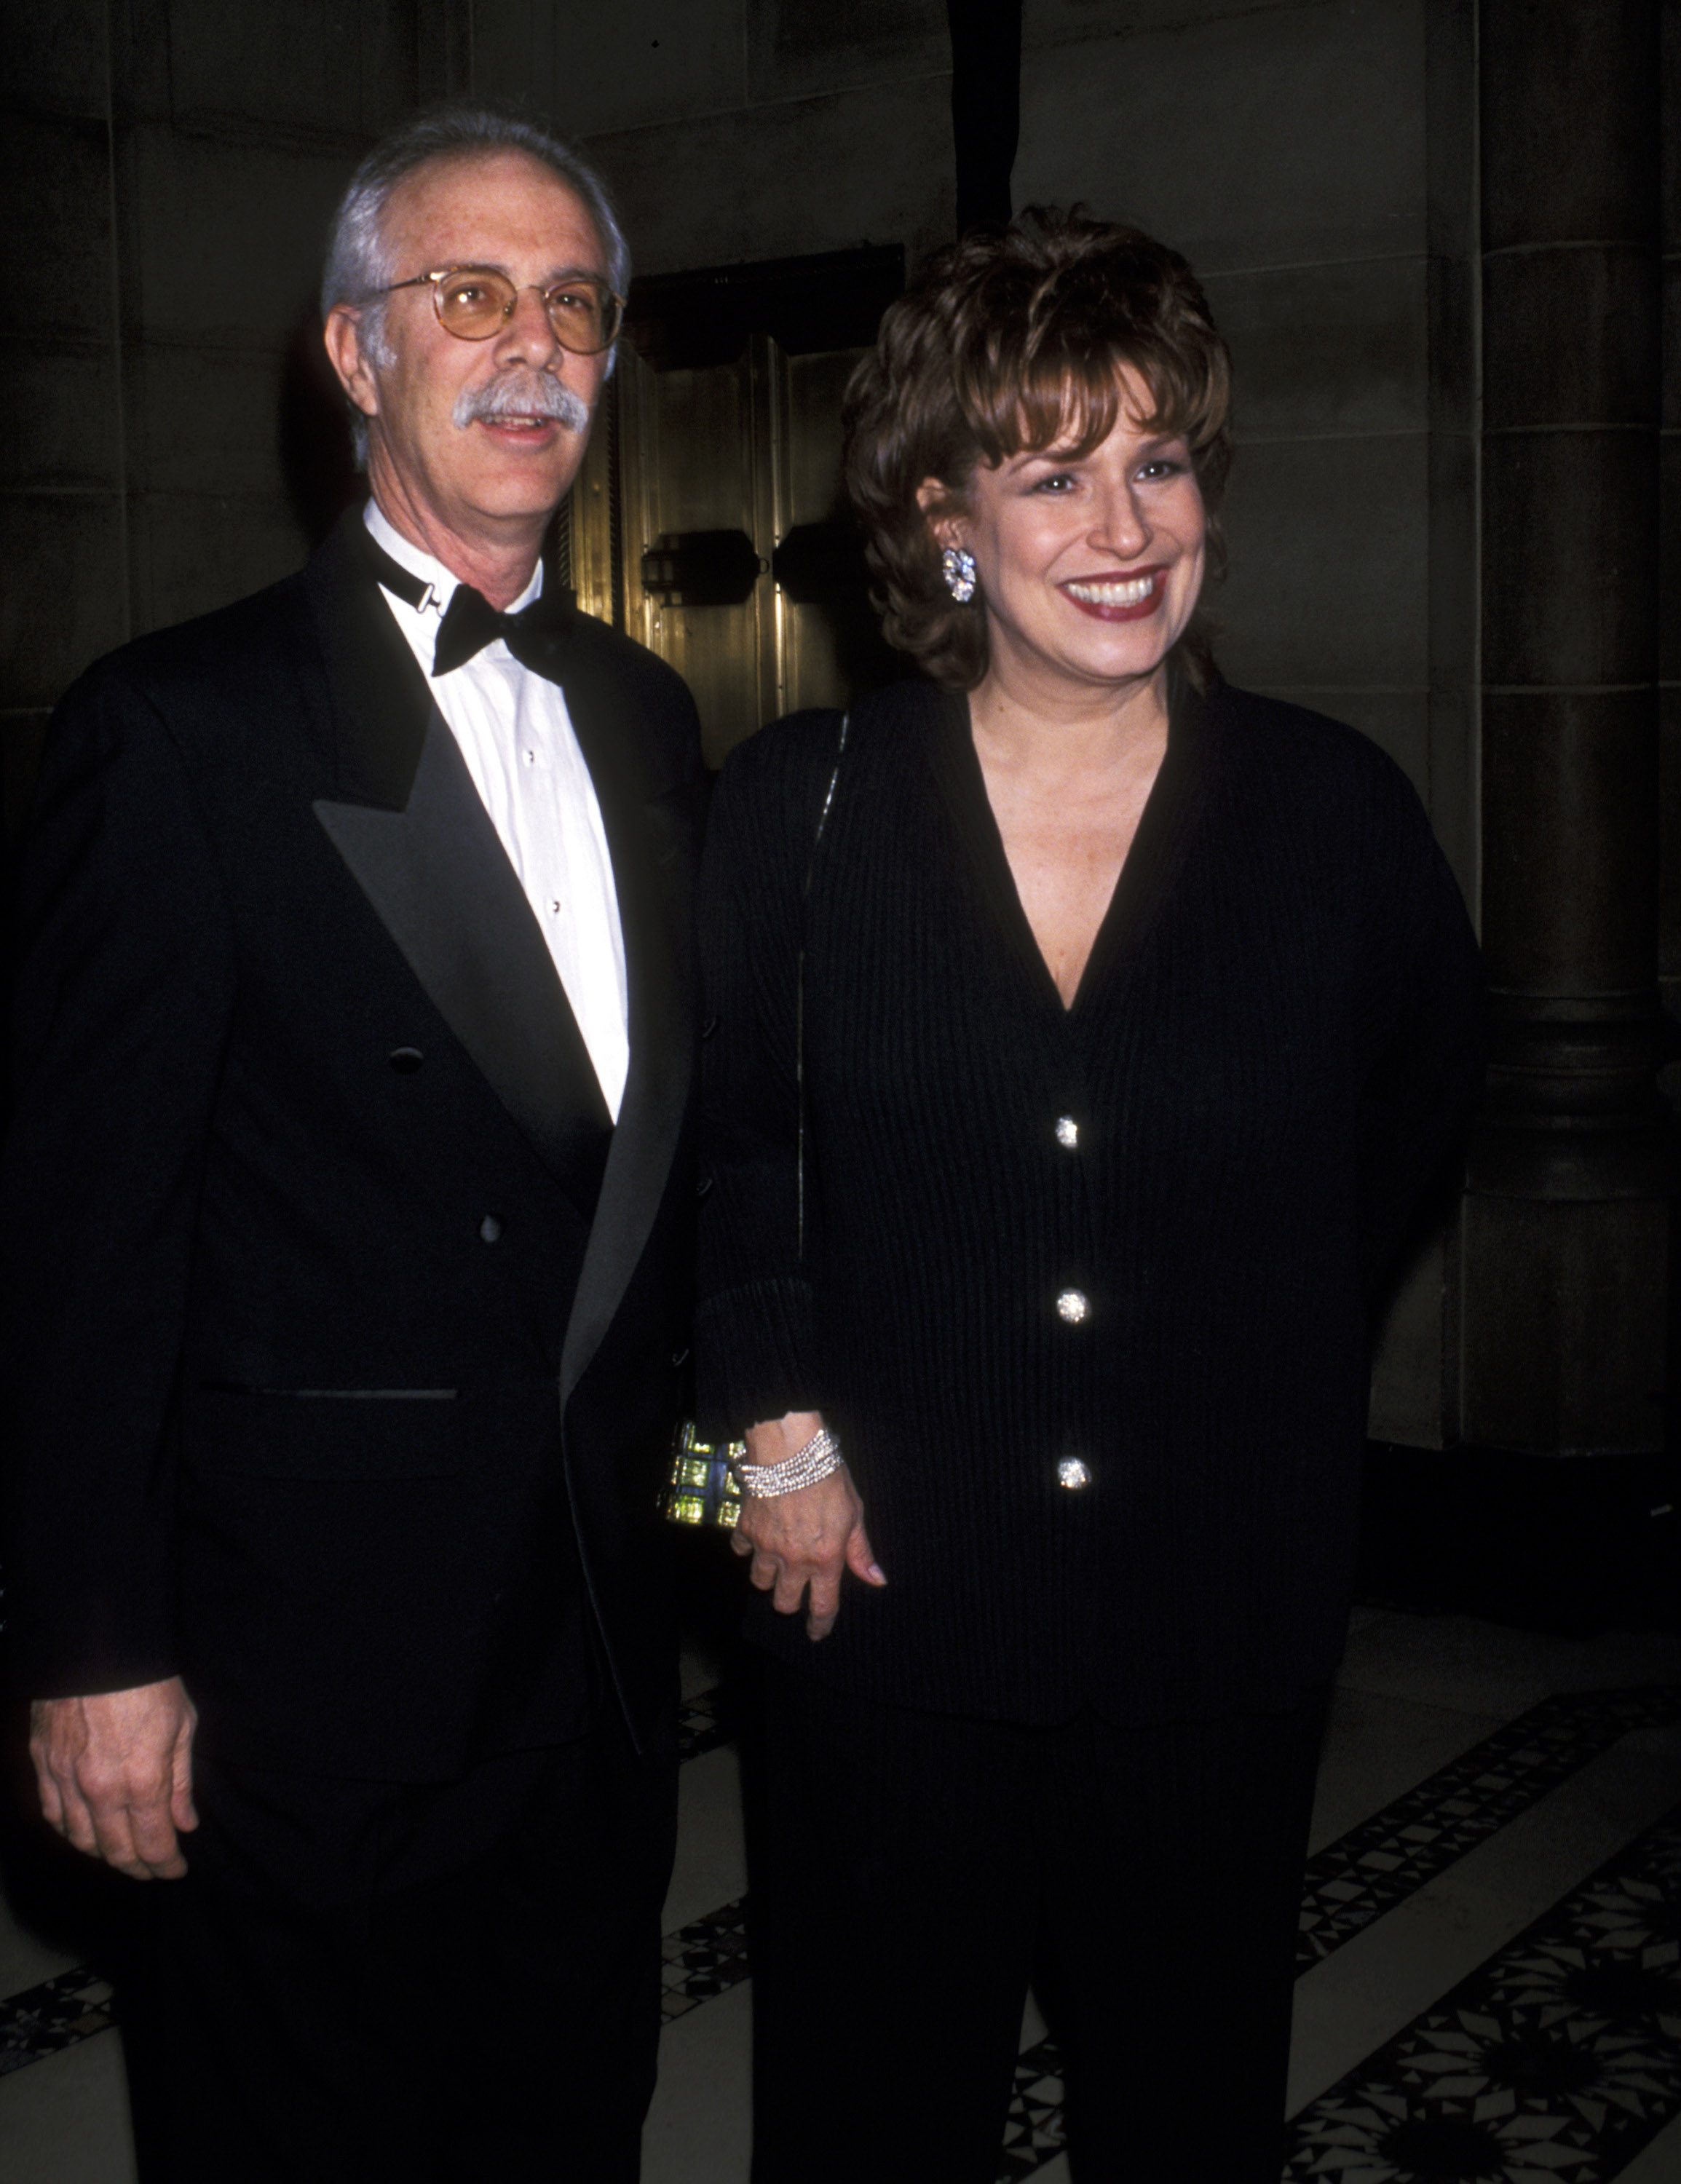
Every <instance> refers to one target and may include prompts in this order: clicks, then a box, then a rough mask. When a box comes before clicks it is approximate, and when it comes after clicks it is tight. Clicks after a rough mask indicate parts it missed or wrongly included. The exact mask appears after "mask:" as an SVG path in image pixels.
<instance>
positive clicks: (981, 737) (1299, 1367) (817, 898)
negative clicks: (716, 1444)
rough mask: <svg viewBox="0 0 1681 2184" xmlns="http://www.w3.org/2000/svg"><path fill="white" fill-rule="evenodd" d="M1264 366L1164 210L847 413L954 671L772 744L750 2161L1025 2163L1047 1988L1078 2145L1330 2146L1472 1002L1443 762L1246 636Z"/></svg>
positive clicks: (742, 929)
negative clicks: (1212, 304) (1401, 748)
mask: <svg viewBox="0 0 1681 2184" xmlns="http://www.w3.org/2000/svg"><path fill="white" fill-rule="evenodd" d="M1227 386H1228V369H1227V353H1226V350H1225V347H1224V345H1223V343H1222V341H1221V339H1220V337H1219V336H1218V334H1217V333H1216V331H1215V329H1214V326H1213V324H1212V321H1211V318H1210V316H1209V313H1208V309H1207V305H1206V304H1205V300H1204V298H1203V296H1202V292H1201V291H1200V288H1199V287H1198V286H1197V284H1196V282H1195V281H1194V279H1193V278H1192V276H1191V274H1190V272H1189V270H1188V268H1187V267H1186V265H1184V263H1183V260H1182V259H1179V258H1177V256H1175V254H1174V253H1172V252H1171V251H1169V250H1166V249H1164V248H1162V247H1161V245H1159V244H1157V243H1155V242H1150V241H1149V239H1148V238H1147V237H1144V236H1142V235H1139V234H1138V233H1137V232H1136V231H1133V230H1130V229H1126V228H1119V227H1114V226H1105V225H1101V224H1099V223H1096V222H1093V221H1090V220H1084V219H1083V218H1080V217H1078V216H1077V215H1063V214H1054V213H1039V214H1023V215H1022V216H1021V217H1020V218H1019V219H1018V220H1016V222H1015V223H1014V224H1013V225H1012V226H1011V227H1010V229H1009V230H1008V231H1006V232H1005V234H1004V235H1003V236H1002V237H989V238H985V239H971V240H968V241H966V242H963V243H960V245H958V246H957V247H956V248H955V249H954V250H952V251H949V252H948V253H945V255H944V256H943V259H941V260H940V261H938V263H937V264H936V265H935V267H934V268H933V270H932V272H931V273H930V275H929V276H928V277H927V279H926V280H925V281H923V282H922V283H921V286H920V287H917V288H916V289H915V290H914V291H913V292H911V293H910V294H909V295H907V296H906V297H905V298H903V299H902V300H901V301H900V302H899V303H898V304H895V305H894V306H893V308H892V309H890V310H889V311H888V315H887V317H886V319H885V320H884V321H883V324H882V333H881V337H880V341H879V343H878V345H877V349H876V352H875V354H873V356H871V358H870V359H867V360H866V362H865V363H864V364H863V365H860V369H859V371H858V373H857V375H856V376H855V378H854V382H853V386H852V388H851V390H850V393H849V457H848V476H849V485H850V489H851V492H852V494H853V497H854V502H855V504H856V505H857V507H858V509H859V510H860V514H861V515H862V517H863V520H864V522H865V525H866V529H867V532H868V534H869V540H870V552H871V562H872V566H873V568H874V571H875V572H876V575H877V578H878V579H879V586H880V600H881V604H882V606H883V609H884V612H885V619H886V627H887V631H888V636H889V637H890V638H892V639H893V642H894V643H897V644H898V645H899V646H900V647H902V648H903V649H905V650H906V651H907V652H909V653H910V654H911V655H913V657H915V658H916V660H918V661H919V662H920V664H921V666H922V667H923V668H924V669H925V670H926V671H927V677H928V678H930V679H927V680H922V681H917V682H907V683H904V684H901V685H899V686H898V687H896V688H892V689H888V690H886V691H884V692H882V693H880V694H877V695H876V696H875V697H872V698H871V699H867V700H866V701H864V702H862V703H860V704H859V705H855V706H854V708H853V709H852V710H851V713H850V715H849V716H848V718H847V720H846V721H845V723H844V726H843V723H842V721H841V719H840V717H839V716H836V715H833V714H824V713H807V714H799V715H795V716H793V717H791V718H790V719H788V720H786V721H782V722H781V723H779V724H778V725H777V726H776V727H774V728H772V729H771V730H769V731H767V732H766V733H765V734H763V735H762V736H760V737H757V738H754V740H753V741H752V742H750V743H749V744H747V745H746V746H744V747H743V749H741V750H740V751H738V753H737V754H736V755H735V756H734V757H733V758H732V760H731V763H730V764H729V766H727V767H726V771H725V773H724V776H723V778H722V781H721V784H720V787H719V790H718V794H717V799H716V802H715V806H714V816H713V822H712V831H711V835H710V844H709V874H708V878H707V881H706V883H705V888H704V911H703V944H704V950H705V955H706V960H707V974H708V979H709V989H710V1008H711V1010H712V1011H714V1013H715V1029H714V1030H713V1033H712V1036H711V1037H710V1039H709V1042H708V1045H707V1048H706V1055H707V1060H708V1069H709V1088H708V1094H707V1106H708V1113H709V1118H710V1119H709V1125H708V1127H709V1129H710V1156H709V1161H710V1172H711V1173H712V1176H713V1177H714V1178H715V1189H714V1190H712V1191H711V1192H710V1195H709V1196H708V1198H707V1200H706V1201H705V1204H704V1209H703V1228H704V1255H703V1261H704V1262H703V1279H702V1287H703V1303H702V1310H701V1318H700V1323H699V1326H700V1335H699V1362H700V1368H701V1374H702V1390H703V1412H704V1417H705V1422H706V1423H707V1424H710V1426H711V1428H712V1429H714V1430H715V1432H717V1433H719V1434H723V1433H725V1432H726V1431H727V1432H732V1433H738V1432H740V1431H742V1430H743V1429H745V1430H746V1438H747V1444H748V1461H747V1463H745V1464H744V1465H743V1466H742V1467H741V1471H740V1477H741V1479H742V1483H743V1490H744V1495H745V1499H744V1502H743V1516H742V1519H741V1524H740V1528H739V1530H738V1534H737V1546H738V1551H739V1552H743V1553H744V1554H749V1555H750V1556H751V1557H752V1569H751V1574H752V1579H753V1582H754V1585H756V1586H757V1587H758V1588H759V1589H760V1592H761V1593H763V1594H765V1595H766V1596H767V1597H766V1598H765V1600H764V1601H763V1602H760V1603H759V1604H758V1606H757V1608H756V1612H755V1615H754V1619H753V1621H752V1623H751V1625H750V1635H752V1636H753V1637H754V1640H755V1641H757V1652H758V1658H759V1659H760V1663H761V1664H762V1674H761V1676H760V1684H761V1690H760V1703H759V1706H758V1709H757V1726H756V1735H755V1739H754V1745H753V1748H752V1751H751V1753H750V1758H751V1760H752V1777H751V1791H750V1802H749V1831H750V1832H749V1851H750V1853H751V1856H752V1859H753V1872H752V1890H753V1906H754V1931H753V1962H754V2023H755V2122H756V2141H755V2144H756V2153H755V2164H754V2178H755V2180H756V2184H819V2180H822V2179H827V2178H830V2177H834V2178H837V2179H838V2178H841V2177H846V2178H855V2177H859V2176H868V2177H870V2178H871V2179H872V2180H879V2179H882V2178H890V2177H893V2178H896V2177H899V2176H904V2177H905V2178H906V2179H910V2178H911V2177H916V2178H917V2179H919V2180H938V2184H965V2181H966V2180H970V2179H973V2180H974V2184H989V2180H990V2179H991V2177H992V2176H994V2173H995V2170H996V2166H997V2161H998V2148H999V2137H1000V2131H1001V2126H1002V2122H1003V2117H1004V2112H1005V2104H1006V2100H1007V2097H1008V2093H1009V2089H1010V2076H1011V2065H1012V2061H1013V2058H1014V2056H1015V2053H1016V2048H1017V2044H1018V2039H1019V2035H1020V2031H1021V2012H1022V2005H1023V2000H1024V1997H1025V1994H1026V1992H1027V1985H1028V1982H1029V1980H1030V1978H1031V1979H1032V1980H1033V1982H1034V1985H1035V1987H1036V1989H1037V1991H1038V1993H1039V1995H1040V1997H1042V1998H1043V2000H1044V2004H1045V2008H1046V2011H1047V2014H1048V2016H1049V2020H1050V2022H1051V2025H1052V2026H1053V2028H1054V2029H1055V2031H1057V2033H1058V2034H1059V2036H1060V2039H1061V2041H1062V2043H1063V2048H1064V2052H1065V2053H1066V2059H1067V2082H1068V2108H1067V2114H1068V2119H1069V2132H1070V2139H1071V2157H1072V2163H1073V2168H1074V2173H1075V2175H1076V2176H1077V2177H1078V2178H1080V2179H1081V2180H1083V2184H1091V2180H1094V2179H1106V2178H1110V2177H1120V2176H1127V2177H1128V2178H1136V2179H1138V2180H1140V2184H1166V2180H1167V2179H1169V2178H1172V2179H1194V2180H1195V2184H1262V2180H1263V2179H1264V2180H1266V2184H1274V2180H1276V2178H1277V2174H1278V2165H1279V2159H1280V2127H1279V2119H1280V2116H1281V2114H1282V2111H1283V2076H1284V2065H1285V2059H1286V2053H1287V2048H1288V2040H1289V2007H1290V1992H1291V1980H1292V1974H1293V1968H1294V1967H1293V1960H1294V1936H1295V1926H1296V1915H1297V1901H1298V1897H1299V1893H1300V1879H1301V1866H1302V1859H1303V1853H1304V1845H1305V1830H1306V1824H1307V1816H1308V1811H1309V1806H1310V1802H1311V1793H1312V1785H1313V1772H1314V1764H1315V1758H1316V1750H1317V1745H1318V1740H1319V1734H1320V1730H1321V1726H1322V1719H1323V1713H1324V1707H1325V1699H1326V1693H1327V1690H1328V1685H1329V1681H1330V1679H1331V1676H1332V1674H1333V1669H1334V1668H1335V1665H1336V1662H1337V1659H1338V1656H1339V1651H1340V1647H1341V1643H1342V1636H1343V1631H1344V1624H1345V1618H1346V1614H1347V1609H1348V1605H1349V1591H1350V1565H1351V1561H1352V1554H1353V1546H1354V1538H1355V1501H1356V1490H1357V1479H1358V1468H1357V1467H1358V1458H1359V1453H1360V1449H1361V1437H1362V1434H1363V1430H1364V1423H1365V1407H1366V1381H1367V1320H1368V1310H1369V1300H1370V1297H1371V1295H1372V1285H1373V1283H1374V1281H1375V1280H1376V1279H1378V1277H1380V1276H1381V1274H1382V1273H1383V1270H1384V1268H1386V1266H1387V1265H1388V1263H1389V1261H1390V1260H1391V1258H1392V1257H1393V1255H1394V1249H1395V1246H1396V1245H1397V1244H1398V1242H1399V1241H1400V1238H1401V1236H1402V1234H1403V1231H1404V1229H1405V1226H1406V1224H1407V1222H1408V1220H1409V1218H1410V1217H1411V1214H1412V1212H1413V1210H1414V1208H1415V1206H1416V1202H1417V1199H1418V1196H1419V1195H1420V1192H1421V1190H1422V1186H1423V1184H1425V1182H1426V1180H1427V1178H1428V1176H1429V1174H1430V1173H1431V1171H1432V1169H1433V1167H1435V1166H1436V1165H1437V1163H1438V1162H1439V1159H1440V1157H1441V1156H1442V1155H1443V1153H1444V1149H1445V1148H1446V1147H1447V1145H1448V1144H1449V1143H1450V1139H1451V1138H1452V1136H1453V1134H1454V1133H1455V1131H1456V1128H1457V1127H1458V1126H1459V1124H1460V1123H1461V1120H1462V1118H1463V1117H1464V1116H1465V1114H1466V1112H1467V1110H1468V1107H1469V1106H1470V1103H1471V1101H1472V1097H1473V1095H1474V1090H1475V1087H1476V1084H1477V1083H1478V1064H1477V1022H1478V998H1477V997H1478V986H1477V978H1476V970H1475V951H1474V945H1473V943H1472V939H1471V935H1470V932H1469V929H1468V927H1467V922H1466V917H1465V913H1464V911H1463V908H1462V906H1461V902H1460V899H1459V895H1458V893H1457V890H1456V888H1455V885H1454V883H1453V881H1452V879H1451V877H1450V875H1449V873H1448V872H1447V870H1446V868H1445V866H1444V863H1443V861H1442V859H1441V857H1440V855H1439V853H1438V851H1437V850H1436V848H1435V846H1434V844H1433V840H1432V838H1431V835H1430V831H1429V827H1428V823H1427V822H1426V820H1425V817H1424V814H1423V812H1422V810H1421V808H1420V806H1419V804H1418V801H1417V798H1416V796H1415V795H1414V794H1413V793H1412V790H1411V788H1410V787H1409V786H1408V785H1407V783H1406V782H1405V779H1404V778H1403V777H1402V776H1401V774H1400V772H1399V771H1398V770H1397V769H1396V767H1395V766H1393V765H1392V764H1391V763H1390V761H1389V760H1388V759H1387V758H1386V757H1384V756H1383V754H1382V753H1381V752H1379V751H1378V749H1377V748H1376V747H1375V746H1374V745H1372V744H1370V743H1368V742H1367V741H1366V740H1365V739H1364V738H1362V737H1361V736H1359V735H1357V734H1355V733H1354V732H1353V731H1352V730H1350V729H1348V728H1345V727H1339V726H1338V725H1337V724H1336V723H1334V722H1333V721H1327V720H1324V719H1322V718H1321V717H1319V716H1316V715H1315V714H1311V713H1308V712H1305V711H1303V710H1300V708H1298V707H1294V706H1291V705H1283V704H1279V703H1277V702H1274V701H1272V700H1269V699H1261V698H1256V697H1252V696H1248V695H1245V694H1243V693H1241V692H1238V691H1236V690H1233V689H1232V688H1228V687H1227V685H1226V684H1224V683H1223V682H1222V681H1221V680H1220V678H1219V677H1218V676H1217V674H1216V672H1215V671H1214V670H1213V667H1212V663H1211V655H1210V652H1209V648H1208V643H1207V639H1206V637H1205V634H1204V632H1203V630H1202V628H1201V627H1200V623H1199V621H1198V606H1199V601H1200V596H1201V593H1202V588H1203V583H1204V580H1205V574H1206V571H1207V570H1208V568H1209V567H1210V565H1211V564H1213V565H1217V563H1218V560H1219V541H1218V535H1217V532H1216V529H1215V518H1216V510H1217V508H1218V505H1219V500H1220V493H1221V487H1222V483H1223V481H1224V477H1225V473H1226V468H1227V456H1228V448H1229V441H1228V434H1227ZM802 1611H803V1613H802ZM814 1640H818V1641H821V1643H818V1644H813V1643H812V1642H811V1641H814Z"/></svg>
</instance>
